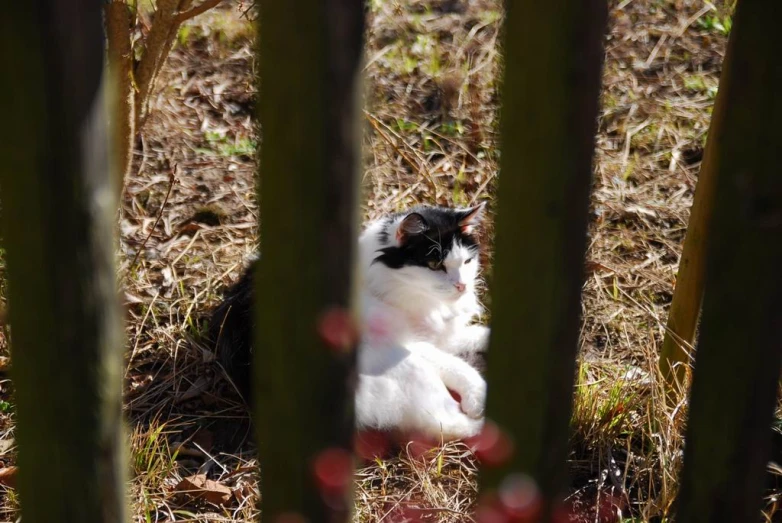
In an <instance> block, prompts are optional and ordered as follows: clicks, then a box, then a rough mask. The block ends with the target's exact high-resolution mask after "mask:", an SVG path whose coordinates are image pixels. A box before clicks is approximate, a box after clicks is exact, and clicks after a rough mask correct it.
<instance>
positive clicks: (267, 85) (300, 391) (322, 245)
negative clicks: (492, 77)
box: [255, 0, 364, 522]
mask: <svg viewBox="0 0 782 523" xmlns="http://www.w3.org/2000/svg"><path fill="white" fill-rule="evenodd" d="M260 24H261V29H260V50H259V66H260V71H259V72H260V84H261V89H260V103H259V115H260V122H261V128H262V132H263V141H262V145H261V162H260V178H261V180H260V201H261V242H262V246H261V250H262V255H261V261H260V264H259V274H258V278H257V280H256V288H255V291H256V296H257V302H256V303H258V308H257V320H258V321H257V325H258V327H259V328H258V333H257V342H256V344H255V346H256V347H258V350H257V352H256V361H255V369H256V376H258V380H257V383H256V390H255V400H256V405H257V409H256V413H255V420H256V421H255V425H256V429H257V436H258V444H259V452H260V458H261V490H262V496H261V498H262V510H263V518H264V521H274V518H275V517H276V516H279V515H280V514H282V513H285V512H296V513H300V514H302V515H303V516H305V517H307V518H308V519H309V520H310V521H313V522H314V521H344V520H346V519H347V517H348V515H349V512H350V508H351V505H352V504H351V503H350V502H349V499H348V494H349V490H350V488H349V486H350V472H351V470H352V464H351V460H350V457H349V456H350V454H349V452H350V449H351V441H352V435H353V384H354V382H355V354H354V349H355V341H356V340H355V337H354V336H350V333H349V331H350V329H349V328H348V327H346V326H345V320H346V315H351V312H350V311H351V304H352V301H353V300H352V294H353V291H352V289H353V259H354V254H355V253H354V251H355V241H356V232H357V231H356V224H357V219H356V218H357V216H356V213H357V205H356V196H357V188H358V175H357V169H358V167H359V159H360V156H359V133H358V119H357V113H358V109H359V105H358V98H359V94H360V91H359V79H360V76H361V53H362V36H363V27H364V14H363V4H362V2H360V1H359V0H325V1H324V0H301V1H298V2H293V3H286V2H278V1H276V0H262V1H261V2H260ZM329 311H330V312H329ZM335 335H336V340H339V339H343V341H344V346H339V345H340V344H341V343H342V342H339V341H337V343H336V345H337V346H333V345H332V346H330V342H329V341H328V340H329V339H331V343H332V344H334V343H335ZM340 470H341V471H342V473H341V474H340V472H339V471H340ZM324 474H325V475H329V474H335V475H337V476H341V477H342V480H344V481H345V482H346V483H345V484H344V485H339V486H335V485H334V484H333V483H334V481H333V479H334V478H333V477H331V479H330V480H329V479H328V478H325V477H324V476H323V475H324ZM319 479H320V481H319ZM324 480H327V481H325V483H324ZM338 483H339V482H338ZM342 487H345V488H342Z"/></svg>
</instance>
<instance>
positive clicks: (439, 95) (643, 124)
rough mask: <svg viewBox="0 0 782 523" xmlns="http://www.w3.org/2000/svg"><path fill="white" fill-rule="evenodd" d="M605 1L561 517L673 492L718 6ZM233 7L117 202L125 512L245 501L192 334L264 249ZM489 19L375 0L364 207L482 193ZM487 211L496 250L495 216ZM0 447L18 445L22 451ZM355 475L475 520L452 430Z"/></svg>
mask: <svg viewBox="0 0 782 523" xmlns="http://www.w3.org/2000/svg"><path fill="white" fill-rule="evenodd" d="M611 5H612V8H613V9H612V11H611V18H610V34H609V35H608V38H607V40H606V48H607V50H606V56H607V59H606V66H605V72H604V90H603V94H602V105H603V110H602V113H601V116H600V121H599V135H598V139H597V143H598V149H597V157H596V169H595V180H594V187H593V189H594V191H593V198H592V207H591V211H592V213H593V219H592V222H591V225H590V247H589V254H588V258H589V260H590V263H589V264H588V266H589V274H588V278H587V281H586V283H585V286H584V299H583V326H582V333H581V344H582V347H581V356H580V373H579V383H578V385H577V387H576V392H575V411H574V416H573V429H574V430H573V437H572V453H571V462H570V463H571V470H572V477H573V483H572V489H571V496H570V497H569V499H568V502H569V505H570V507H571V508H573V509H574V516H573V521H598V520H599V521H616V520H618V519H619V517H618V515H617V511H616V509H617V508H619V509H621V511H622V515H623V517H626V518H627V517H632V518H635V520H636V521H639V520H640V521H648V520H656V521H659V520H660V519H661V518H663V517H664V516H665V515H666V514H667V513H668V511H669V509H670V505H671V502H672V501H673V499H674V496H675V494H676V472H677V468H678V466H679V464H680V461H681V436H682V430H683V418H684V414H685V410H686V409H685V407H686V406H685V405H684V404H683V402H682V403H680V404H679V405H678V406H676V408H671V407H669V406H667V404H666V402H664V401H663V400H662V394H661V390H660V379H659V376H658V374H657V370H656V354H657V350H658V347H659V346H660V345H661V341H662V335H663V332H664V331H663V325H664V320H665V318H666V314H667V307H668V304H669V303H670V300H671V294H672V288H673V283H674V278H675V274H676V267H677V263H678V258H679V255H680V253H681V242H682V240H683V237H684V231H685V228H686V224H687V218H688V212H689V211H688V209H689V206H690V205H691V203H692V195H693V189H694V187H695V182H696V179H697V172H698V168H699V165H700V158H701V156H702V151H703V144H704V139H705V134H706V131H707V128H708V123H709V116H710V111H711V105H712V103H713V100H714V96H715V93H716V87H717V82H718V76H719V67H720V61H721V59H722V55H723V50H724V46H725V41H726V38H725V33H726V31H727V29H728V25H729V20H730V18H729V16H728V15H729V12H730V10H729V6H724V5H718V6H716V7H715V6H712V5H711V4H708V3H704V2H703V1H702V0H622V1H621V2H620V1H619V0H613V1H612V2H611ZM240 7H241V6H237V5H231V6H229V7H227V8H225V9H220V10H217V11H212V12H209V13H207V14H205V15H204V16H202V17H199V18H197V19H196V20H194V21H192V22H191V23H190V24H188V26H187V27H186V28H183V30H182V31H181V32H180V35H179V45H178V46H177V47H176V48H175V50H174V51H173V53H172V55H171V57H170V58H169V61H168V63H167V65H166V67H165V69H164V71H163V72H162V74H161V76H162V78H161V81H160V84H159V85H160V89H159V92H158V93H157V96H156V97H155V99H154V100H153V101H152V105H153V106H154V108H155V111H154V113H153V115H152V117H151V119H150V121H149V122H148V123H147V126H146V128H145V130H144V133H143V140H141V141H140V142H139V143H138V144H137V150H136V154H135V162H134V173H135V174H134V175H133V176H132V177H131V179H130V181H129V183H128V187H127V191H126V197H125V200H124V205H123V209H122V216H121V223H120V230H121V252H120V276H121V278H122V281H123V283H124V285H125V288H126V292H125V301H126V304H127V308H128V330H127V333H128V359H127V370H126V396H125V397H126V402H125V408H126V411H127V416H128V419H129V420H130V425H131V427H130V433H131V435H132V436H131V452H130V456H131V462H132V473H133V478H132V480H131V493H132V500H133V501H132V513H133V518H134V521H170V520H177V521H250V520H251V518H252V517H253V516H255V515H256V511H255V501H256V500H257V496H258V492H257V489H256V487H255V482H254V478H255V477H256V476H255V474H256V465H257V461H256V460H255V458H254V457H253V451H254V447H253V444H252V442H251V441H250V440H251V438H250V437H249V433H248V430H249V429H248V418H247V413H246V411H245V409H244V408H243V407H242V405H241V404H240V403H239V402H238V401H237V396H236V395H235V394H234V393H233V391H232V390H231V387H230V385H229V384H228V383H227V382H226V380H225V379H223V376H222V372H221V369H220V368H219V366H218V365H217V364H216V363H215V361H214V354H213V353H212V351H211V348H210V347H206V346H202V345H201V344H200V343H199V341H198V340H199V337H200V334H201V333H202V332H203V329H204V320H203V318H204V315H205V313H206V312H208V310H209V308H210V307H211V306H213V305H214V304H215V303H216V302H217V300H218V299H219V292H220V290H221V289H222V288H223V287H224V286H225V285H226V284H227V283H229V282H231V281H233V280H234V279H235V278H236V277H237V276H238V274H239V272H240V270H241V268H242V266H243V262H244V260H245V259H246V258H247V257H248V256H249V255H250V254H251V253H253V252H254V251H255V249H256V245H257V243H256V223H257V218H258V216H257V214H258V210H257V206H256V204H255V201H254V188H253V178H252V177H253V172H254V170H255V163H254V157H255V154H254V151H255V147H256V141H255V133H254V128H253V123H252V120H251V112H252V103H253V96H254V93H253V87H252V74H251V69H252V35H253V31H252V26H251V25H250V24H249V22H247V21H246V20H244V19H242V18H241V17H240V16H239V10H240ZM501 20H502V12H501V4H500V2H499V0H407V1H405V2H402V1H401V0H400V1H383V0H372V1H371V2H370V14H369V31H368V42H367V66H366V75H367V79H368V81H367V103H366V121H367V126H366V132H365V138H364V146H365V147H364V148H365V151H366V158H365V170H364V173H365V174H364V178H363V181H364V187H365V190H366V202H367V203H366V206H365V208H364V211H365V216H366V217H370V218H371V217H375V216H378V215H380V214H382V213H385V212H388V211H391V210H396V209H399V208H402V207H406V206H408V205H411V204H413V203H419V202H426V203H435V202H436V203H440V204H458V205H464V204H468V203H471V202H475V201H478V200H488V201H489V202H490V203H491V202H492V200H493V195H494V190H495V181H496V177H497V159H498V156H497V147H496V145H497V103H498V98H497V82H498V72H499V60H500V54H499V48H498V33H499V30H500V24H501ZM485 229H486V230H485V231H484V232H485V237H486V240H487V244H488V246H489V247H490V240H491V232H492V226H491V221H490V220H489V222H488V223H487V224H486V227H485ZM490 251H491V249H490V248H489V252H490ZM485 261H486V262H487V263H489V262H490V256H487V257H486V260H485ZM0 276H1V275H0ZM0 279H2V278H0ZM0 344H2V345H0V349H3V350H5V347H4V344H5V338H4V337H0ZM0 387H2V389H0V390H2V398H3V399H5V400H8V386H7V385H6V383H5V382H0ZM0 407H2V404H0ZM0 411H2V408H0ZM0 434H2V436H3V439H2V440H3V441H4V440H6V439H10V438H11V437H12V434H13V416H12V414H10V413H6V412H0ZM0 460H3V463H4V464H7V463H12V462H13V452H12V450H9V449H5V450H3V451H2V452H0ZM197 473H203V474H207V476H208V477H209V478H210V479H213V480H215V481H218V482H219V483H220V484H222V485H225V486H227V487H229V488H230V490H231V493H230V499H229V500H228V501H227V502H223V503H222V504H216V503H213V502H210V501H209V500H204V499H201V498H197V497H196V496H194V495H193V493H192V492H181V490H182V488H181V487H180V488H177V485H179V484H180V482H181V480H182V479H183V478H185V477H188V476H192V475H195V474H197ZM356 492H357V502H356V521H404V520H405V519H404V518H405V517H407V516H415V517H416V518H420V519H422V520H424V521H470V520H471V519H472V516H471V514H472V512H473V510H474V505H475V500H476V463H475V460H474V457H473V456H472V454H471V453H470V451H469V449H467V448H466V447H465V446H464V445H463V444H450V445H447V446H445V447H443V448H442V449H438V450H436V451H434V452H433V453H431V454H428V455H424V456H419V457H415V456H414V455H412V454H410V453H409V452H408V451H407V450H406V449H403V450H402V451H401V452H400V453H399V455H397V456H393V457H391V458H388V459H383V460H378V461H376V462H372V463H369V464H366V465H364V466H363V468H361V469H360V470H359V472H358V482H357V489H356ZM3 499H4V503H3V507H4V509H3V510H4V511H5V512H4V513H3V515H2V516H0V518H2V519H11V518H12V516H13V514H14V513H15V512H16V510H18V504H17V501H16V497H15V494H14V491H13V490H11V489H8V490H7V491H6V494H5V495H4V497H3ZM773 503H775V502H774V501H769V507H772V506H773Z"/></svg>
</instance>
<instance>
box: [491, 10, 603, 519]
mask: <svg viewBox="0 0 782 523" xmlns="http://www.w3.org/2000/svg"><path fill="white" fill-rule="evenodd" d="M506 6H507V15H506V21H505V27H504V32H505V39H504V53H505V79H504V85H503V88H502V123H501V133H502V134H501V147H502V156H501V159H500V167H501V171H500V179H499V192H498V211H497V226H496V227H497V228H496V256H495V265H494V280H493V282H492V287H491V293H492V334H491V347H490V349H489V352H490V354H491V357H490V358H489V366H488V383H489V397H488V405H487V414H488V417H489V418H490V419H492V420H494V421H495V422H496V423H497V424H498V425H499V426H500V428H501V429H502V430H505V431H507V432H508V433H509V435H510V436H511V438H512V439H513V440H514V441H515V452H514V454H513V456H512V458H511V459H510V461H509V462H508V463H507V464H505V465H502V466H499V467H496V468H491V469H486V470H484V471H483V475H482V478H483V487H484V490H489V489H493V488H495V487H497V485H498V484H499V483H500V482H501V481H502V479H503V478H504V477H505V475H506V474H507V473H508V472H509V471H516V472H523V473H525V474H528V475H529V476H531V477H532V478H533V479H534V480H535V481H536V482H537V484H538V487H539V488H540V490H541V492H542V494H543V496H544V500H545V503H544V509H545V510H544V515H543V516H542V517H543V519H544V520H545V519H546V518H548V517H550V515H551V510H552V504H553V503H554V501H555V500H556V498H557V496H558V495H560V494H561V492H562V490H563V489H564V486H565V459H566V455H567V441H568V434H569V430H568V427H569V425H568V423H569V417H570V411H571V403H572V394H573V380H574V369H575V358H576V350H577V345H578V318H579V310H580V309H579V303H580V291H581V286H582V282H583V264H584V251H585V248H586V225H587V208H588V202H589V188H590V182H591V173H592V157H593V149H594V142H595V139H594V136H595V131H596V119H597V111H598V96H599V89H600V71H601V64H602V59H603V49H602V39H603V32H604V28H605V22H606V17H607V13H606V11H607V8H606V3H605V1H604V0H588V1H582V2H569V1H554V2H538V1H535V0H524V1H515V2H506Z"/></svg>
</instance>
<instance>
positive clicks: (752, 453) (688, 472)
mask: <svg viewBox="0 0 782 523" xmlns="http://www.w3.org/2000/svg"><path fill="white" fill-rule="evenodd" d="M780 17H782V3H780V2H778V1H776V0H767V1H757V2H748V1H740V2H739V3H738V7H737V11H736V14H735V16H734V23H733V29H732V32H731V35H730V42H729V44H728V46H729V51H728V55H729V57H730V60H728V61H727V63H726V64H725V66H724V70H723V74H722V79H721V82H720V97H721V100H722V103H723V104H724V105H723V111H724V114H723V115H722V118H723V125H722V126H721V127H720V130H719V132H718V134H717V135H715V136H714V137H713V138H714V139H715V140H716V143H715V144H714V146H713V157H712V158H711V160H710V161H712V162H713V168H714V169H715V172H714V175H715V182H716V188H715V201H714V214H713V217H712V220H711V224H710V225H709V227H708V233H709V247H708V258H707V262H706V263H707V269H706V292H705V295H704V303H703V317H702V320H701V328H700V340H699V343H698V351H697V355H696V359H695V369H694V374H693V383H692V398H691V401H690V408H689V411H690V418H689V421H688V423H687V438H686V440H685V441H686V446H685V456H684V468H683V471H682V477H681V491H680V496H679V502H678V505H679V506H678V514H677V518H676V521H679V522H684V523H686V522H689V521H757V520H758V518H759V517H760V514H759V509H760V507H761V494H762V489H763V483H764V482H763V479H764V469H765V466H766V463H767V460H768V457H769V450H770V449H769V447H770V443H771V431H770V425H771V422H772V419H773V412H774V405H775V400H776V393H777V385H778V380H779V375H780V364H782V175H780V166H779V151H780V150H782V128H781V127H780V124H779V122H780V121H782V98H780V92H779V89H780V87H779V86H780V85H782V62H780V60H779V57H780V56H782V35H780V33H779V30H778V28H777V21H778V20H779V19H780ZM710 138H712V137H710Z"/></svg>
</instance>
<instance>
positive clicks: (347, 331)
mask: <svg viewBox="0 0 782 523" xmlns="http://www.w3.org/2000/svg"><path fill="white" fill-rule="evenodd" d="M318 334H320V337H321V338H323V341H324V342H326V345H328V346H329V347H330V348H331V349H332V350H335V351H337V352H347V351H350V350H352V349H353V348H354V347H355V345H356V343H357V342H358V332H357V330H356V325H355V322H354V321H353V318H352V317H351V316H350V313H349V312H348V311H347V310H346V309H343V308H341V307H332V308H330V309H328V310H326V311H325V312H324V313H323V315H322V316H321V317H320V320H319V322H318Z"/></svg>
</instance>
